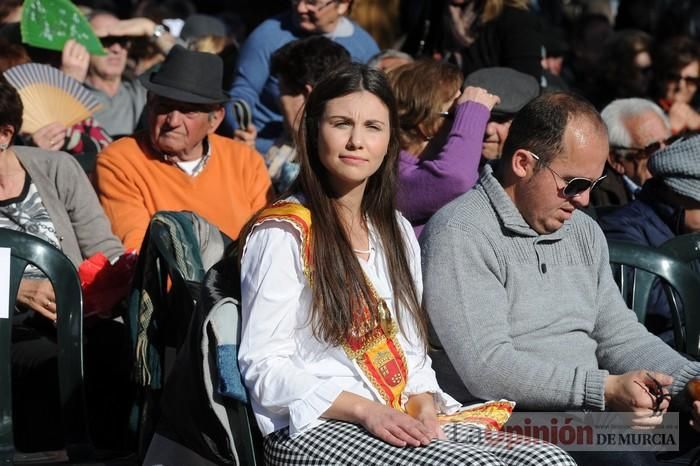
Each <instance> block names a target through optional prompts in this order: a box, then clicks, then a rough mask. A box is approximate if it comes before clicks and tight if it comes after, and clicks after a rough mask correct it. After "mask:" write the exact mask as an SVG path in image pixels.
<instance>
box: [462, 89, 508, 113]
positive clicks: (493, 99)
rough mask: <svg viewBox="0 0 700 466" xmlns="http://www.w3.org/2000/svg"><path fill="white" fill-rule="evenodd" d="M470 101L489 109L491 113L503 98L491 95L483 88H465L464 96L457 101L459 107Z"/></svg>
mask: <svg viewBox="0 0 700 466" xmlns="http://www.w3.org/2000/svg"><path fill="white" fill-rule="evenodd" d="M468 101H472V102H476V103H478V104H481V105H483V106H484V107H486V108H488V109H489V111H491V110H493V107H495V106H496V104H498V103H499V102H500V101H501V98H500V97H498V96H497V95H494V94H490V93H489V92H488V91H487V90H486V89H483V88H481V87H475V86H467V87H465V88H464V90H463V91H462V94H461V95H460V96H459V98H458V99H457V105H459V104H462V103H464V102H468Z"/></svg>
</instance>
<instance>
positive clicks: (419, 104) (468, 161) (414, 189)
mask: <svg viewBox="0 0 700 466" xmlns="http://www.w3.org/2000/svg"><path fill="white" fill-rule="evenodd" d="M389 79H390V81H391V85H392V88H393V90H394V94H395V95H396V98H397V102H398V107H399V118H400V125H401V154H400V158H399V190H398V195H397V207H398V209H399V210H400V211H401V212H402V213H403V215H404V216H405V217H406V218H407V219H408V220H409V221H410V222H411V224H412V225H413V228H414V230H415V232H416V236H418V235H420V233H421V231H422V230H423V226H424V225H425V224H426V223H427V222H428V220H429V219H430V217H431V216H432V215H433V214H434V213H435V212H437V211H438V209H440V208H441V207H442V206H444V205H445V204H447V203H448V202H450V201H451V200H452V199H454V198H456V197H457V196H459V195H460V194H462V193H465V192H466V191H468V190H469V189H471V188H472V187H473V186H474V184H475V183H476V181H477V179H478V175H479V173H478V172H479V161H480V159H481V145H482V140H483V137H484V131H485V129H486V124H487V122H488V119H489V114H490V111H491V109H492V108H493V106H494V105H496V104H497V103H498V102H499V100H500V99H499V98H498V97H497V96H495V95H492V94H489V93H488V92H487V91H486V90H484V89H482V88H479V87H467V88H466V89H464V91H461V90H460V88H461V85H462V81H463V79H464V78H463V76H462V72H461V71H460V70H459V69H458V68H457V67H455V66H453V65H449V64H446V63H439V62H435V61H423V60H421V61H417V62H414V63H409V64H407V65H403V66H401V67H399V68H396V69H395V70H392V71H391V72H390V74H389Z"/></svg>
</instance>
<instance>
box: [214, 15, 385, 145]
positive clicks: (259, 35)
mask: <svg viewBox="0 0 700 466" xmlns="http://www.w3.org/2000/svg"><path fill="white" fill-rule="evenodd" d="M343 18H344V17H343ZM344 21H347V23H346V24H345V25H346V26H350V25H351V28H350V30H351V34H350V35H333V34H330V35H327V37H328V38H329V39H332V40H334V41H335V42H337V43H338V44H340V45H342V46H343V47H345V48H346V49H347V50H348V52H350V56H351V57H352V59H353V61H357V62H361V63H366V62H367V61H368V60H369V59H370V58H372V56H373V55H375V54H376V53H378V52H379V47H378V46H377V43H376V42H375V41H374V39H372V36H370V35H369V34H368V33H367V32H366V31H365V30H364V29H362V28H361V27H360V26H359V25H358V24H357V23H354V22H351V21H350V20H347V19H344ZM348 23H349V24H348ZM302 37H304V35H303V33H302V32H301V31H299V30H298V29H297V28H296V26H295V24H294V19H293V14H292V11H291V10H289V11H287V12H285V13H282V14H281V15H279V16H275V17H273V18H269V19H267V20H265V21H263V22H262V23H261V24H260V26H258V27H257V28H255V30H253V32H251V33H250V36H248V38H247V39H246V41H245V42H244V43H243V46H242V47H241V53H240V56H239V58H238V66H237V67H236V74H235V77H234V81H233V86H232V88H231V97H232V98H233V99H241V100H244V101H246V102H247V103H248V105H250V108H251V109H252V111H253V124H254V125H255V127H256V128H257V130H258V137H257V141H256V148H257V149H258V151H259V152H260V153H262V154H264V153H265V152H267V149H269V148H270V146H271V145H272V142H273V141H274V140H275V139H277V138H278V137H279V136H281V135H282V133H283V132H284V129H283V126H282V115H281V113H280V110H279V105H278V99H279V95H280V91H279V85H278V82H277V79H276V78H274V77H273V76H271V75H270V59H271V58H272V54H273V53H274V52H275V51H276V50H277V49H279V48H280V47H282V46H283V45H285V44H287V43H288V42H291V41H293V40H296V39H300V38H302ZM226 119H227V123H228V124H229V125H231V127H234V128H235V126H236V125H235V121H234V118H233V113H232V111H231V104H228V105H227V107H226Z"/></svg>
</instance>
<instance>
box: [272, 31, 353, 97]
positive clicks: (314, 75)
mask: <svg viewBox="0 0 700 466" xmlns="http://www.w3.org/2000/svg"><path fill="white" fill-rule="evenodd" d="M350 61H351V58H350V53H349V52H348V51H347V50H346V49H345V47H343V46H342V45H339V44H336V43H335V42H333V41H332V40H330V39H328V38H326V37H323V36H312V37H306V38H304V39H299V40H295V41H293V42H289V43H288V44H285V45H284V46H283V47H281V48H280V49H278V50H277V51H276V52H275V53H274V54H273V55H272V59H271V63H270V71H271V73H272V75H273V76H276V77H277V78H278V79H279V80H280V81H283V82H284V85H285V87H286V88H287V89H288V90H289V91H290V92H291V93H292V94H294V95H298V94H303V93H304V88H305V86H306V85H307V84H308V85H310V86H314V85H315V84H316V82H317V81H318V80H319V79H321V78H322V77H323V76H324V75H326V74H328V72H329V71H330V70H333V69H336V68H338V67H339V66H340V65H344V64H347V63H350Z"/></svg>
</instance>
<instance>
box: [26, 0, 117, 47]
mask: <svg viewBox="0 0 700 466" xmlns="http://www.w3.org/2000/svg"><path fill="white" fill-rule="evenodd" d="M20 26H21V30H22V42H24V43H26V44H29V45H33V46H34V47H41V48H44V49H50V50H63V45H64V44H65V43H66V41H67V40H68V39H75V40H76V41H78V42H80V43H81V44H83V45H84V46H85V48H86V49H87V50H88V52H90V53H91V54H92V55H106V52H105V49H104V47H102V43H101V42H100V40H99V39H98V38H97V36H95V33H94V32H93V31H92V27H90V23H88V21H87V19H85V16H84V15H83V14H82V13H81V12H80V10H78V8H76V6H75V5H73V3H71V2H70V1H69V0H27V1H25V2H24V6H23V8H22V22H21V24H20Z"/></svg>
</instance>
